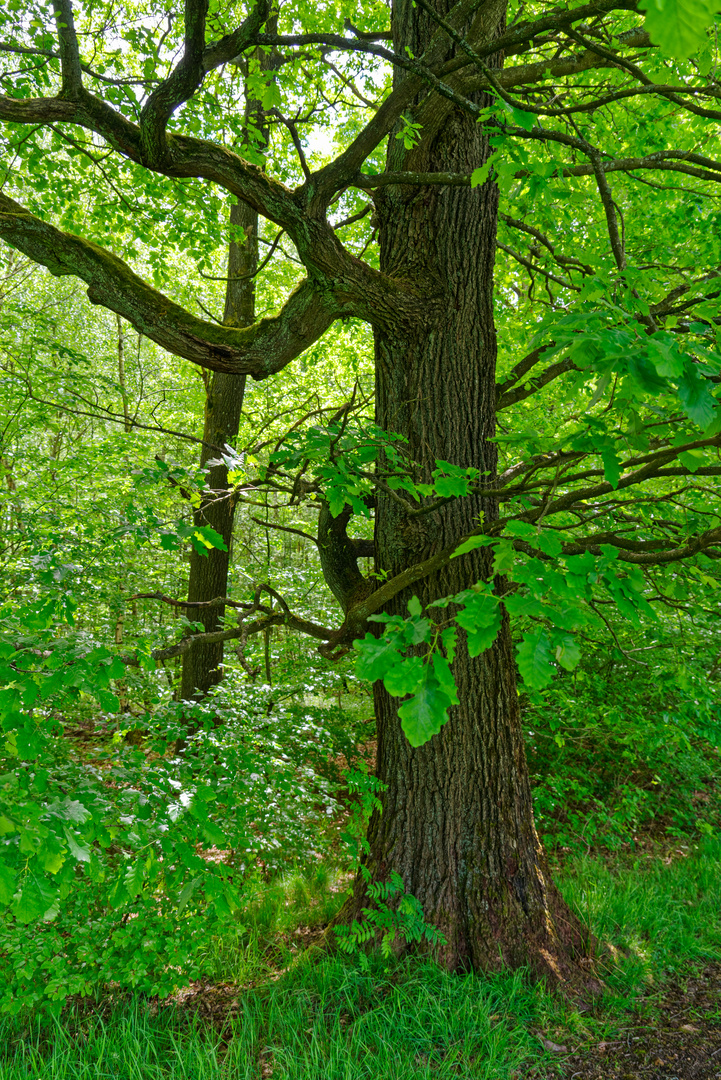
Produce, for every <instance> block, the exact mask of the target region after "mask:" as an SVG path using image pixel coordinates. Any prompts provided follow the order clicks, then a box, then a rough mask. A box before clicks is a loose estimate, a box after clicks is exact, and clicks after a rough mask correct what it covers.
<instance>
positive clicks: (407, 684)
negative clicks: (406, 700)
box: [383, 656, 425, 697]
mask: <svg viewBox="0 0 721 1080" xmlns="http://www.w3.org/2000/svg"><path fill="white" fill-rule="evenodd" d="M424 669H425V664H424V662H423V659H422V658H421V657H420V656H408V657H404V658H403V659H400V658H399V662H398V663H397V664H396V665H395V666H394V667H392V668H391V669H390V671H388V672H386V674H385V675H384V676H383V685H384V686H385V688H386V690H387V691H388V693H389V694H391V695H392V696H393V697H405V695H406V694H412V693H414V692H415V690H417V688H418V686H419V685H420V684H421V683H422V682H423V678H424Z"/></svg>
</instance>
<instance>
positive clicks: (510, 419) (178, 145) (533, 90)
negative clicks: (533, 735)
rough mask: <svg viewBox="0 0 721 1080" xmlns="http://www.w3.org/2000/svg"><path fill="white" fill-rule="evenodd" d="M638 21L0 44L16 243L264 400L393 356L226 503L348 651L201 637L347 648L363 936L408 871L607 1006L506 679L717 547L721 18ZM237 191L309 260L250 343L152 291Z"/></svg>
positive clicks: (338, 15)
mask: <svg viewBox="0 0 721 1080" xmlns="http://www.w3.org/2000/svg"><path fill="white" fill-rule="evenodd" d="M642 6H643V5H642V4H641V3H637V2H636V0H594V2H592V3H588V4H583V5H581V6H575V7H574V6H568V7H566V6H563V5H560V6H553V7H552V6H550V5H547V4H543V3H533V4H531V5H528V4H515V3H509V2H508V0H458V2H456V3H453V2H450V0H449V2H447V0H415V2H414V0H397V2H395V3H394V4H393V5H392V7H391V10H390V12H389V11H388V9H387V7H386V5H385V4H382V3H374V2H367V3H364V4H360V5H350V4H346V3H345V2H339V3H337V4H332V5H330V4H329V5H322V6H314V5H305V4H303V3H302V2H298V3H283V4H281V5H280V8H279V9H273V7H272V5H271V4H270V3H269V2H268V0H257V2H250V0H249V2H248V4H247V5H246V6H245V7H244V6H243V5H242V4H239V3H234V2H232V0H231V2H228V3H220V2H218V0H212V2H211V0H186V2H185V5H184V9H183V11H182V12H181V11H177V12H176V11H170V12H167V11H166V9H165V8H164V7H161V6H158V5H157V4H155V3H153V2H152V0H140V2H138V3H133V4H131V3H128V4H123V5H120V6H114V7H109V6H108V5H106V4H104V3H102V2H99V0H88V2H87V3H83V4H82V5H76V6H75V9H73V6H72V4H71V0H54V3H53V9H52V13H50V12H48V10H47V9H46V6H45V4H43V3H42V2H39V0H38V2H35V3H32V4H30V5H28V4H26V3H23V4H20V3H12V2H11V3H9V4H8V5H7V9H6V12H5V14H4V16H3V22H4V31H3V42H2V45H1V46H0V48H1V50H2V53H3V56H4V66H3V74H2V82H3V89H4V93H3V96H2V97H1V98H0V119H2V121H3V123H4V136H3V137H4V140H5V147H4V149H5V153H6V168H7V172H6V177H7V179H6V184H5V187H4V189H3V193H2V194H0V237H2V238H3V239H4V240H5V241H6V242H7V243H8V244H10V245H12V246H13V247H15V248H18V249H19V250H20V251H22V252H24V253H25V255H27V256H29V257H30V258H31V259H33V260H35V261H36V262H38V263H41V264H43V265H44V266H46V267H47V268H48V269H49V270H50V271H51V272H52V273H54V274H72V275H75V276H76V277H78V278H80V279H82V280H83V281H84V282H85V283H86V284H87V287H88V295H89V297H90V299H91V301H93V302H94V303H97V304H102V305H104V306H106V307H107V308H109V309H111V310H112V311H114V312H116V313H117V315H119V316H120V317H121V318H123V319H125V320H127V321H128V322H130V323H131V324H132V325H133V326H134V327H135V328H136V329H137V330H138V331H139V332H141V333H142V334H144V335H146V336H147V337H149V338H151V339H152V340H153V341H155V342H157V343H158V344H159V345H161V346H162V347H164V348H165V349H167V350H169V351H171V352H173V353H175V354H178V355H180V356H182V357H185V358H186V359H187V360H188V361H189V362H190V363H192V364H196V365H199V366H200V367H201V368H202V369H204V370H205V371H208V372H212V373H214V376H213V377H218V376H222V377H225V376H230V377H232V378H235V379H241V380H242V379H243V378H244V377H245V376H250V377H251V378H253V379H256V380H265V379H272V378H273V376H274V374H276V373H277V372H279V371H280V370H281V369H283V368H284V367H285V366H286V365H288V364H291V363H293V362H294V361H296V360H297V358H298V357H300V356H301V355H302V354H303V353H304V351H305V350H307V349H309V348H310V347H311V346H313V344H314V343H315V342H317V341H318V340H319V339H320V338H321V337H322V336H323V335H324V334H326V332H327V331H328V330H329V328H330V327H331V326H332V325H333V323H335V322H336V321H338V320H349V319H350V320H360V321H363V322H365V323H367V324H369V325H370V326H371V327H372V329H373V334H374V340H375V391H374V402H375V418H374V421H373V422H370V421H369V420H368V419H367V418H365V419H364V418H363V415H362V411H359V409H358V407H357V406H358V403H357V401H356V399H355V398H354V399H353V400H352V401H350V402H347V403H346V404H345V405H344V406H343V407H342V408H341V409H339V410H338V411H337V412H336V413H335V414H334V415H333V416H332V417H331V418H330V420H329V421H327V422H326V423H324V424H315V425H312V424H311V425H309V426H307V427H305V428H302V429H300V428H299V429H297V430H295V431H294V432H291V433H289V435H288V438H287V439H285V440H283V441H282V443H281V444H280V445H279V446H278V447H277V448H276V450H275V452H274V454H273V455H272V456H271V458H270V460H269V461H267V462H265V463H264V464H262V465H257V468H256V472H255V473H254V474H253V475H251V472H252V467H253V466H252V465H249V464H248V463H247V462H243V463H242V464H243V469H244V470H245V473H244V477H245V478H244V479H242V480H239V481H237V491H236V493H235V495H236V496H237V495H238V493H241V494H242V493H243V492H245V493H246V494H248V493H249V492H251V493H257V492H259V491H262V490H266V491H270V492H272V493H273V497H274V498H277V499H281V500H282V499H285V500H286V501H287V502H290V503H294V504H297V503H299V502H302V503H303V505H304V506H306V507H307V508H309V512H310V508H315V511H317V514H318V527H317V539H316V543H317V547H318V553H319V557H320V562H321V565H322V567H323V572H324V575H325V578H326V581H327V583H328V586H329V588H330V589H331V591H332V592H333V594H334V595H335V597H336V598H337V600H338V602H339V604H340V606H341V608H342V611H343V620H342V625H341V626H339V627H335V628H334V627H324V626H320V625H318V624H316V623H314V622H313V621H311V620H310V619H308V618H306V617H304V616H303V615H301V614H298V613H295V612H292V611H291V610H290V609H289V606H288V605H287V603H286V602H285V601H284V599H283V597H282V596H280V595H279V594H278V593H277V592H276V590H274V589H273V588H271V587H270V586H268V585H264V584H261V585H259V588H258V590H257V591H256V595H255V598H254V599H253V600H252V601H251V602H248V603H245V604H244V603H243V602H239V601H238V602H236V603H235V611H236V616H237V619H238V625H237V626H235V627H232V628H226V629H220V630H216V631H214V632H213V633H212V634H209V635H208V634H206V635H200V637H199V639H198V645H199V646H212V645H214V644H217V643H218V642H222V641H224V640H230V639H231V638H235V639H238V638H240V639H241V640H242V639H243V638H244V637H247V635H248V634H249V633H252V632H257V631H259V630H267V629H268V628H269V627H271V626H273V625H279V624H285V625H286V626H289V627H293V628H295V629H296V630H299V631H301V632H303V633H308V634H310V635H311V636H313V637H315V638H317V639H319V640H320V642H321V646H320V648H321V651H322V653H323V654H324V655H326V656H328V657H330V658H333V657H335V656H338V655H339V654H341V653H343V652H345V651H347V650H348V649H350V648H351V647H353V646H354V645H355V648H356V650H357V652H358V654H359V671H360V672H361V673H362V674H364V675H365V676H366V677H368V678H370V679H372V680H374V683H375V708H376V720H377V729H378V776H379V778H380V780H381V781H382V783H383V785H384V790H383V794H382V812H376V813H375V814H374V816H373V818H372V819H371V822H370V827H369V834H368V848H367V851H366V853H365V855H364V864H365V865H364V869H365V873H364V874H359V876H358V879H357V881H356V885H355V889H354V894H353V897H352V898H351V900H350V901H349V903H348V905H347V906H346V909H345V910H344V917H347V918H349V919H350V918H352V917H353V916H354V915H355V914H356V913H357V912H358V911H359V910H360V909H361V908H362V907H363V905H364V904H365V902H366V889H367V881H368V878H369V876H370V878H371V879H376V880H386V879H387V878H388V876H389V875H390V874H391V873H392V872H397V873H399V874H400V875H401V877H402V879H403V883H404V887H405V889H406V890H407V891H408V892H410V893H412V894H413V895H414V896H415V897H416V898H417V899H418V901H419V902H420V904H421V906H422V908H423V912H424V915H425V918H426V919H427V920H428V921H429V922H431V923H433V924H434V925H435V926H436V927H437V928H438V930H439V931H440V932H441V934H442V935H443V940H444V942H445V944H443V945H442V947H441V949H440V954H441V957H442V960H443V962H444V964H445V965H446V966H447V967H448V968H449V969H453V970H467V969H471V968H474V969H478V968H493V967H496V966H498V965H499V964H500V963H506V964H510V965H522V964H529V965H530V966H531V967H532V968H533V969H534V970H535V971H536V972H537V973H542V974H546V975H548V976H549V977H550V978H551V979H555V980H559V981H569V980H570V981H579V980H580V981H587V980H588V979H589V978H590V977H589V976H586V975H585V974H584V967H583V963H582V960H583V956H584V950H585V947H586V940H585V935H584V930H583V927H582V926H581V924H580V922H579V921H578V920H577V918H576V917H575V916H574V914H573V913H572V912H571V911H570V910H569V909H568V908H567V907H566V905H565V904H564V902H563V900H562V899H561V897H560V896H559V894H558V892H557V891H556V890H555V888H554V886H553V883H552V881H551V879H550V876H549V872H548V866H547V862H546V859H545V856H544V853H543V850H542V848H541V846H540V844H539V841H538V837H537V835H536V832H535V829H534V823H533V812H532V804H531V794H530V787H529V779H528V770H527V766H526V761H525V754H524V747H523V734H522V727H521V715H520V711H519V696H518V690H517V667H518V670H519V671H520V674H521V677H522V679H523V684H524V686H525V687H526V688H527V689H529V690H530V691H532V690H533V688H534V687H539V686H543V685H545V684H546V683H547V682H548V681H549V680H550V679H551V678H552V677H553V676H554V672H556V671H557V670H558V669H559V668H560V669H561V670H564V669H565V670H567V671H570V670H572V669H573V668H574V666H575V665H576V664H577V663H578V657H579V655H580V654H579V648H580V642H581V641H582V635H583V628H584V627H585V626H587V625H589V624H594V625H597V624H598V623H599V621H600V622H601V623H604V624H607V623H608V620H607V619H606V617H605V616H604V610H607V609H604V607H603V605H604V604H613V605H614V607H615V608H616V609H618V610H619V611H620V612H621V613H622V614H623V615H625V616H626V617H628V618H629V619H631V620H633V619H634V618H635V617H636V614H637V612H638V610H639V609H640V608H642V609H643V610H644V611H646V610H650V606H649V597H650V598H651V599H654V598H657V597H660V598H661V599H662V600H669V602H672V599H673V598H672V597H671V598H669V592H668V590H669V588H670V587H671V586H672V585H673V581H670V580H669V579H668V577H665V576H664V574H665V568H667V567H669V566H674V565H676V564H678V563H679V562H681V561H682V560H690V559H696V560H697V570H698V573H699V574H701V575H703V564H702V562H698V560H699V558H702V557H704V556H705V557H707V558H708V557H712V556H717V554H718V552H719V549H720V547H721V525H720V524H719V518H718V516H717V511H718V505H717V501H715V499H716V496H715V491H714V487H713V485H714V478H715V477H717V476H718V475H719V474H720V473H721V466H719V464H718V447H719V445H721V435H720V434H719V432H720V431H721V423H719V409H718V405H717V401H716V396H717V392H718V391H717V387H718V381H719V372H720V371H721V360H720V357H719V350H718V337H717V335H718V327H719V317H720V316H719V302H718V300H719V290H718V285H717V280H718V274H719V265H720V264H721V259H720V257H719V250H718V248H719V239H718V237H719V235H720V234H719V229H718V220H719V216H718V211H717V210H716V206H717V202H716V201H715V200H717V198H718V194H717V192H718V187H717V185H718V183H719V181H721V161H720V160H719V157H718V154H717V149H718V148H717V146H716V144H717V142H718V135H717V129H718V120H719V119H720V118H721V107H719V106H718V104H717V99H718V98H719V97H720V96H721V85H719V83H718V81H717V78H716V72H717V67H716V65H717V62H718V57H717V55H716V51H715V50H716V45H715V40H716V39H715V36H714V32H713V26H712V24H713V17H714V11H715V6H714V4H713V2H712V0H683V2H678V3H676V4H675V5H674V6H673V9H672V10H671V9H669V10H665V9H664V10H660V9H659V7H658V6H657V5H656V6H654V5H651V4H649V5H648V12H647V13H646V14H645V15H644V12H642V11H640V10H639V8H640V7H642ZM258 50H265V51H266V53H267V55H270V54H271V52H273V54H274V55H276V56H277V57H278V77H277V79H273V80H270V79H268V77H267V73H266V72H265V71H264V70H263V65H262V64H261V63H260V62H259V60H258V59H257V58H258V55H259V53H258ZM253 100H260V101H261V102H262V106H263V109H264V110H265V115H266V116H268V117H272V118H273V120H274V124H275V136H274V138H273V139H271V146H270V149H269V151H268V152H267V154H263V153H262V152H261V150H262V148H261V143H262V141H263V140H262V133H260V132H259V131H258V128H257V126H256V125H254V124H253V122H252V117H249V114H248V112H247V111H244V103H247V102H249V101H253ZM281 133H282V135H281ZM68 170H71V172H72V177H73V186H72V188H70V186H69V185H68V181H67V177H68V175H70V173H69V172H68ZM98 192H100V193H101V194H100V195H99V194H98ZM217 192H221V193H223V195H224V196H227V197H231V198H232V199H233V200H234V201H235V202H237V204H238V206H239V207H242V208H247V210H246V209H244V210H243V212H244V213H246V212H248V213H252V214H257V215H258V216H259V218H260V219H261V221H263V222H266V223H272V224H273V226H274V227H275V228H276V230H277V233H276V240H275V241H273V243H277V242H278V240H279V238H280V235H281V234H283V236H284V237H285V238H286V241H287V242H288V243H289V244H291V245H292V254H293V257H294V258H295V259H297V262H298V263H299V264H300V265H301V266H302V271H303V275H304V276H303V277H302V278H301V279H300V280H298V281H297V283H296V285H295V287H294V289H293V290H292V292H290V294H289V295H288V296H287V298H286V299H285V302H284V303H283V304H282V306H281V307H280V310H279V311H278V312H277V313H276V314H274V315H270V316H267V317H263V318H260V319H258V320H257V321H255V322H253V323H252V325H243V323H244V321H245V320H244V319H233V320H230V319H227V320H226V321H225V324H223V325H217V324H215V323H213V322H212V321H209V320H208V319H206V318H202V317H200V316H198V315H197V314H195V313H194V312H193V311H191V310H189V309H188V308H186V307H183V306H181V305H180V304H179V303H178V302H177V301H175V300H173V299H172V297H170V296H167V295H165V294H164V292H162V291H160V289H161V286H162V287H168V286H167V278H166V277H165V276H164V271H163V260H164V253H165V252H166V251H167V252H170V251H171V250H172V251H173V252H176V251H181V252H182V253H183V255H184V257H186V258H187V260H188V265H189V267H190V266H191V265H192V263H193V260H195V261H196V263H197V265H198V267H199V268H200V269H201V270H202V269H203V268H204V267H207V265H208V262H207V260H208V252H209V251H211V250H215V249H217V248H218V247H219V246H220V243H221V240H222V239H223V236H222V235H221V232H222V231H221V229H220V227H219V224H218V220H219V214H218V206H219V203H220V200H219V199H218V196H217ZM366 227H368V231H367V232H366V233H365V234H364V233H363V229H365V228H366ZM344 238H345V239H344ZM359 238H360V240H359ZM376 241H377V248H376V246H375V242H376ZM119 251H120V252H121V253H122V254H123V255H124V258H121V257H120V254H118V252H119ZM131 263H132V264H133V265H131ZM134 267H135V268H134ZM189 272H190V271H189ZM229 276H231V277H232V276H233V267H232V266H231V267H230V269H229ZM499 341H500V343H501V346H502V349H501V359H500V367H498V363H497V354H498V351H499V349H498V346H499ZM497 367H498V372H500V374H499V373H498V372H497ZM238 385H240V384H238ZM546 387H552V388H553V389H554V391H555V390H556V389H557V388H561V389H560V394H557V395H556V397H555V398H554V399H553V402H554V403H553V408H555V409H558V410H559V416H558V423H557V425H556V427H555V430H554V431H553V433H552V435H549V433H548V424H543V423H537V422H535V418H537V417H538V416H539V414H543V412H544V410H546V409H547V408H550V406H548V405H547V404H544V401H546V402H547V400H548V399H545V398H544V396H543V395H544V390H545V388H546ZM559 402H560V404H559ZM221 450H223V451H227V455H226V456H227V458H228V460H225V464H226V466H227V465H228V464H229V462H230V459H231V458H232V451H229V450H228V448H221ZM228 455H229V456H228ZM222 460H224V459H223V458H222V454H221V457H220V458H219V459H218V465H217V466H216V467H220V463H221V462H222ZM256 464H257V463H256ZM240 471H241V472H242V471H243V470H240ZM368 517H372V519H373V522H374V541H373V543H372V545H371V544H370V542H369V541H368V540H367V539H362V538H361V537H360V534H358V531H357V530H356V529H354V527H353V524H354V520H355V519H358V518H368ZM371 553H372V555H373V558H374V570H373V571H372V573H367V572H366V573H364V572H363V571H362V569H361V566H360V563H359V560H360V559H361V558H362V557H364V556H368V555H370V554H371ZM194 599H196V598H195V597H191V600H194ZM221 599H222V598H221ZM196 606H197V605H196ZM510 617H513V618H514V619H515V620H516V621H517V622H518V625H519V627H520V630H521V631H522V640H521V641H520V643H519V644H518V646H517V648H516V650H515V652H514V644H513V640H512V636H511V622H510ZM171 651H172V650H171ZM166 653H168V650H166ZM399 699H400V703H399Z"/></svg>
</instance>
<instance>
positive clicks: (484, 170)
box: [471, 158, 493, 188]
mask: <svg viewBox="0 0 721 1080" xmlns="http://www.w3.org/2000/svg"><path fill="white" fill-rule="evenodd" d="M492 164H493V158H489V159H488V161H486V162H484V164H483V165H481V166H480V168H478V169H474V170H473V172H472V173H471V187H472V188H477V187H480V186H481V184H485V182H486V180H487V179H488V176H489V173H490V171H491V165H492Z"/></svg>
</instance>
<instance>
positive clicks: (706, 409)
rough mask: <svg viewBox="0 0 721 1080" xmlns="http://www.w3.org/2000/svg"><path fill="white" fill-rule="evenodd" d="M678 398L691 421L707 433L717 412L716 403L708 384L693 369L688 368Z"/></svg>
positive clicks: (680, 385)
mask: <svg viewBox="0 0 721 1080" xmlns="http://www.w3.org/2000/svg"><path fill="white" fill-rule="evenodd" d="M678 396H679V400H680V402H681V404H682V405H683V408H684V412H685V413H686V415H687V416H688V418H689V420H693V422H694V424H698V426H699V427H700V428H701V429H702V430H703V431H705V430H706V428H707V427H708V426H709V424H710V423H711V421H712V420H713V419H714V415H715V412H716V408H717V405H716V401H715V399H714V398H713V397H712V396H711V391H710V390H709V387H708V383H707V382H706V380H705V379H702V378H700V377H699V376H698V375H697V373H696V372H695V371H694V369H693V368H687V369H686V371H685V372H684V375H683V378H682V379H681V381H680V382H679V384H678Z"/></svg>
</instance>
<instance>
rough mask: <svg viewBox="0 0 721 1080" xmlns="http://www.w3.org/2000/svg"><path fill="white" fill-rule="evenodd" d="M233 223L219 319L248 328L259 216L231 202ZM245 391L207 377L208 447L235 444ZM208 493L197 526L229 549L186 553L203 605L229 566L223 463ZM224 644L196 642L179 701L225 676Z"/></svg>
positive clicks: (233, 379)
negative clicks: (236, 237)
mask: <svg viewBox="0 0 721 1080" xmlns="http://www.w3.org/2000/svg"><path fill="white" fill-rule="evenodd" d="M230 222H231V225H234V226H236V227H237V228H241V229H243V231H244V232H245V235H246V241H245V244H243V245H241V244H238V243H235V242H231V244H230V246H229V250H228V285H227V289H226V294H225V313H224V316H223V322H224V323H225V324H226V325H228V326H250V325H251V324H252V323H253V321H254V319H255V281H254V278H253V277H251V276H250V275H252V274H253V273H254V272H255V269H256V266H257V262H258V215H257V214H256V212H255V211H254V210H252V209H251V208H250V207H249V206H247V205H246V204H245V203H239V204H237V205H235V206H231V209H230ZM244 392H245V375H229V374H226V373H224V372H218V371H216V372H213V373H212V375H211V376H210V380H209V384H208V389H207V396H206V402H205V423H204V426H203V440H204V442H205V443H206V444H212V446H221V447H222V446H225V444H226V443H233V442H234V441H235V439H236V437H237V435H238V428H239V425H240V413H241V409H242V407H243V395H244ZM217 456H218V454H217V451H215V450H213V449H212V448H211V446H210V445H205V446H203V448H202V450H201V455H200V464H201V467H202V466H203V465H205V463H206V462H207V461H208V460H209V459H210V458H212V457H217ZM208 486H209V488H210V490H211V492H215V493H216V494H215V495H210V496H209V497H208V498H206V499H205V500H204V502H203V505H202V506H201V507H200V508H199V509H198V510H197V511H196V513H195V523H196V525H198V526H201V525H210V526H212V528H213V529H215V531H216V532H217V533H220V535H221V536H222V537H223V540H224V542H225V546H226V548H227V551H221V550H220V549H219V548H211V549H209V550H208V554H207V555H200V554H199V553H198V552H196V551H195V549H192V550H191V554H190V577H189V581H188V602H189V603H191V604H192V603H207V601H209V600H215V599H217V598H218V597H223V596H227V594H228V569H229V566H230V556H231V541H232V538H233V518H234V514H235V506H234V504H233V501H232V499H230V498H229V497H228V495H227V487H228V470H227V469H226V467H225V465H214V466H213V467H212V468H211V469H210V471H209V473H208ZM186 610H187V614H188V618H189V619H192V620H193V621H195V622H200V623H202V625H203V629H204V630H205V632H206V633H211V632H213V631H214V630H219V629H220V628H221V623H222V620H223V616H224V614H225V607H223V606H219V607H212V608H202V607H199V608H192V607H189V608H187V609H186ZM222 664H223V642H222V641H219V642H215V643H212V644H204V643H198V642H196V643H195V644H194V646H193V648H192V649H190V651H189V652H187V653H185V655H184V657H183V673H182V677H181V683H180V696H181V698H182V700H183V701H190V700H192V699H193V698H202V697H203V696H204V695H205V694H207V692H208V690H210V688H211V687H212V686H215V685H216V684H217V683H219V682H220V680H221V679H222V677H223V668H222Z"/></svg>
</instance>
